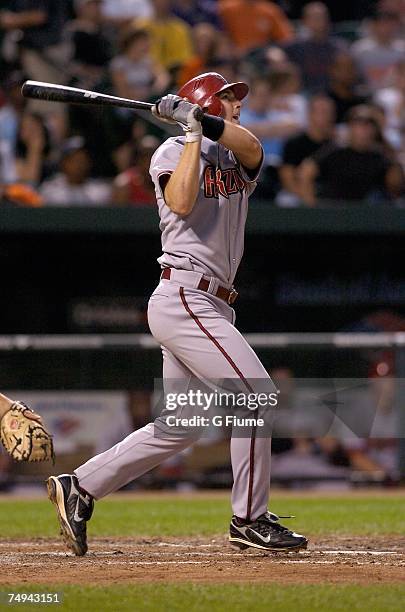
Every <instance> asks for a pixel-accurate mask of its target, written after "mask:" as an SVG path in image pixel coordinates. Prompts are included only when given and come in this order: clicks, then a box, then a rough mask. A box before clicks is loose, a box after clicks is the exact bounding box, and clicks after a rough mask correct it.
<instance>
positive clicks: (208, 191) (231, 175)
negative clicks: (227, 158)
mask: <svg viewBox="0 0 405 612" xmlns="http://www.w3.org/2000/svg"><path fill="white" fill-rule="evenodd" d="M203 176H204V194H205V197H206V198H218V197H219V196H220V195H221V196H223V197H224V198H229V196H230V195H232V194H233V193H238V192H239V193H242V191H243V190H244V189H245V187H246V183H245V181H244V179H243V178H242V176H241V174H240V172H239V170H238V169H237V168H228V169H227V170H222V169H221V168H215V167H214V166H206V168H205V170H204V175H203Z"/></svg>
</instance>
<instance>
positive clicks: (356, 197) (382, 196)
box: [301, 106, 403, 206]
mask: <svg viewBox="0 0 405 612" xmlns="http://www.w3.org/2000/svg"><path fill="white" fill-rule="evenodd" d="M378 138H379V126H378V123H377V121H376V119H375V116H374V113H373V111H372V109H370V108H369V107H367V106H356V107H354V108H352V109H351V111H350V114H349V118H348V144H347V146H344V147H338V146H337V145H335V144H331V145H329V146H327V147H323V148H322V149H321V150H320V151H318V152H317V153H316V154H315V155H314V156H313V157H312V158H310V159H307V160H305V161H304V162H303V163H302V166H301V189H302V197H303V200H304V202H305V203H306V204H307V205H308V206H315V205H316V204H317V202H318V201H322V200H323V201H326V202H330V203H333V204H343V205H344V204H345V203H350V202H369V203H370V202H371V203H372V202H375V201H378V200H383V201H384V200H392V201H395V199H396V198H398V197H399V196H400V194H401V191H402V189H403V173H402V171H401V169H400V167H399V166H398V165H397V164H393V163H392V162H390V161H389V160H388V159H387V158H386V157H385V156H384V155H383V154H382V153H380V152H379V151H378ZM317 179H318V180H319V193H318V194H317Z"/></svg>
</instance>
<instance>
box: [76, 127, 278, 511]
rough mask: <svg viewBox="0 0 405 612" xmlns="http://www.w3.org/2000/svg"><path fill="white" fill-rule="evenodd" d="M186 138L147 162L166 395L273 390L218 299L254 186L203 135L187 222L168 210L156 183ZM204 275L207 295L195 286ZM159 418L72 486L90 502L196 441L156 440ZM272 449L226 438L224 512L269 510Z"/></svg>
mask: <svg viewBox="0 0 405 612" xmlns="http://www.w3.org/2000/svg"><path fill="white" fill-rule="evenodd" d="M183 147H184V138H169V139H168V140H167V141H166V142H165V143H163V144H162V145H161V146H160V147H159V149H158V150H157V151H156V153H155V155H154V156H153V158H152V161H151V175H152V178H153V181H154V183H155V187H156V197H157V202H158V206H159V214H160V228H161V230H162V249H163V255H162V256H161V257H160V258H159V260H158V261H159V263H160V264H161V266H162V267H170V268H171V276H170V279H162V280H161V281H160V283H159V285H158V286H157V288H156V289H155V291H154V292H153V294H152V296H151V298H150V300H149V306H148V321H149V326H150V329H151V332H152V334H153V336H154V338H155V339H156V340H157V341H158V342H159V343H160V345H161V346H162V352H163V379H164V381H165V390H166V391H167V389H168V388H169V387H170V384H171V382H172V381H176V384H177V383H178V382H179V381H180V384H181V385H183V386H184V389H185V390H186V389H189V388H190V387H192V386H194V385H195V381H197V384H198V381H203V383H204V384H206V383H208V384H210V381H211V382H212V381H218V380H228V381H231V382H232V384H234V385H235V387H236V388H239V389H240V390H241V391H243V392H245V393H246V392H252V391H253V392H263V391H269V390H271V391H274V390H275V388H274V385H273V383H272V381H271V380H270V378H269V376H268V374H267V372H266V370H265V368H264V367H263V365H262V364H261V362H260V360H259V359H258V357H257V355H256V354H255V352H254V351H253V350H252V348H251V347H250V346H249V344H248V343H247V342H246V340H245V339H244V338H243V336H242V335H241V334H240V333H239V332H238V330H237V329H236V328H235V326H234V322H235V313H234V310H233V308H231V306H230V305H228V304H227V303H226V302H225V301H223V300H221V299H220V298H218V297H216V295H215V294H216V288H217V287H218V285H219V284H221V285H224V286H226V287H229V286H230V285H231V284H232V283H233V280H234V277H235V274H236V271H237V268H238V265H239V263H240V260H241V257H242V254H243V242H244V228H245V221H246V215H247V206H248V196H249V194H250V193H252V191H253V189H254V187H255V182H254V180H252V178H251V177H249V175H248V173H247V172H246V171H245V170H244V169H243V168H242V167H241V165H240V164H239V163H238V162H237V160H236V159H235V157H234V155H233V154H232V153H231V152H230V151H228V150H227V149H225V148H224V147H223V146H221V145H219V144H217V143H213V142H212V141H210V140H208V139H206V138H203V140H202V147H201V163H200V177H199V183H200V188H199V194H198V197H197V200H196V202H195V205H194V208H193V210H192V212H191V213H190V214H189V215H188V216H186V217H180V216H178V215H176V214H175V213H173V212H172V211H171V210H170V209H169V207H168V206H167V205H166V203H165V201H164V197H163V193H162V187H161V183H162V178H163V176H164V175H168V174H171V173H172V172H173V171H174V170H175V168H176V165H177V163H178V161H179V158H180V155H181V153H182V150H183ZM202 278H205V279H206V280H209V289H208V291H202V290H199V289H198V286H199V283H200V281H201V280H202ZM163 426H164V417H163V416H161V417H159V418H158V419H156V420H155V422H154V423H149V424H148V425H146V426H145V427H143V428H142V429H139V430H137V431H135V432H134V433H132V434H130V435H129V436H128V437H127V438H125V440H123V441H122V442H120V443H119V444H117V445H116V446H114V447H113V448H111V449H109V450H108V451H106V452H104V453H102V454H100V455H98V456H96V457H94V458H93V459H91V460H90V461H88V462H87V463H85V464H84V465H82V466H81V467H79V468H78V469H77V470H76V471H75V473H76V475H77V477H78V479H79V483H80V485H81V486H82V487H83V488H84V489H85V490H87V491H88V492H89V493H90V494H91V495H93V496H94V497H95V498H96V499H98V498H100V497H103V496H105V495H107V494H108V493H110V492H112V491H115V490H117V489H118V488H120V487H122V486H124V485H125V484H126V483H128V482H130V481H131V480H133V479H135V478H137V477H139V476H141V475H142V474H144V473H145V472H147V471H148V470H150V469H152V468H153V467H156V466H157V465H158V464H159V463H161V462H162V461H163V460H165V459H167V458H168V457H170V456H172V455H173V454H175V453H177V452H179V451H180V450H182V449H184V448H186V447H187V446H188V445H190V444H191V443H192V442H194V441H195V440H196V438H197V437H198V434H196V431H195V430H190V431H186V432H184V431H179V430H178V429H173V430H171V431H170V432H169V434H168V435H164V436H162V435H159V432H160V431H161V430H162V427H163ZM270 445H271V440H270V437H269V436H268V435H267V436H266V435H264V436H260V435H257V431H256V427H255V426H252V427H250V428H249V429H248V433H247V435H244V436H239V435H237V434H235V432H234V431H233V435H232V440H231V461H232V471H233V477H234V485H233V489H232V509H233V512H234V514H235V515H236V516H238V517H241V518H247V519H249V520H254V519H255V518H257V517H258V516H260V515H261V514H263V513H264V512H265V511H266V509H267V503H268V497H269V489H270V453H271V451H270Z"/></svg>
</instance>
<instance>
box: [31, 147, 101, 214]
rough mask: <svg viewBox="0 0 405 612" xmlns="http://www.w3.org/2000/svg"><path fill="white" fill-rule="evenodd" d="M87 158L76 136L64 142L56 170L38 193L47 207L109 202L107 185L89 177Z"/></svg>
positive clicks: (88, 157)
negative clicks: (57, 171)
mask: <svg viewBox="0 0 405 612" xmlns="http://www.w3.org/2000/svg"><path fill="white" fill-rule="evenodd" d="M90 171H91V159H90V156H89V154H88V152H87V150H86V147H85V143H84V140H83V139H82V138H81V137H80V136H76V137H73V138H70V139H69V140H67V141H66V142H65V145H64V147H63V150H62V159H61V162H60V172H59V174H56V176H54V177H53V178H50V179H48V180H47V181H45V182H44V183H43V185H42V188H41V195H42V197H43V198H44V202H45V205H49V206H106V205H108V204H109V202H110V201H111V187H110V185H109V184H108V183H107V182H105V181H102V180H99V179H93V178H90Z"/></svg>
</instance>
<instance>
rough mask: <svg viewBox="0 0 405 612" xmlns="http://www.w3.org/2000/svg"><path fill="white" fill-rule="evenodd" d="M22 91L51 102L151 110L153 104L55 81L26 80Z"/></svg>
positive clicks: (30, 96)
mask: <svg viewBox="0 0 405 612" xmlns="http://www.w3.org/2000/svg"><path fill="white" fill-rule="evenodd" d="M21 93H22V95H23V96H24V97H25V98H34V99H36V100H47V101H49V102H63V103H70V104H90V105H93V106H94V105H100V106H119V107H121V108H132V109H135V110H150V109H151V108H152V104H150V103H149V102H139V101H137V100H128V99H127V98H118V97H116V96H110V95H108V94H103V93H99V92H96V91H88V90H86V89H78V88H76V87H67V86H65V85H56V84H53V83H41V82H39V81H26V82H25V83H24V85H23V86H22V89H21Z"/></svg>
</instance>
